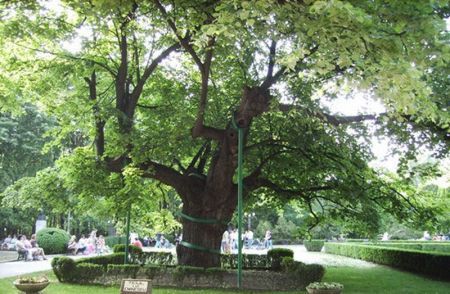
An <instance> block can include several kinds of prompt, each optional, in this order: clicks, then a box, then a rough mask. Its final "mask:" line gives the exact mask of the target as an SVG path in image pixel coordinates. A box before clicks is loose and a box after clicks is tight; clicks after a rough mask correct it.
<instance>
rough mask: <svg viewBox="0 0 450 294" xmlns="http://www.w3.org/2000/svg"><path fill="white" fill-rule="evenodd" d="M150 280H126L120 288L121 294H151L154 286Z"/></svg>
mask: <svg viewBox="0 0 450 294" xmlns="http://www.w3.org/2000/svg"><path fill="white" fill-rule="evenodd" d="M150 282H151V281H150V280H144V279H140V280H135V279H125V280H122V284H121V286H120V294H136V293H138V294H151V293H152V285H151V283H150Z"/></svg>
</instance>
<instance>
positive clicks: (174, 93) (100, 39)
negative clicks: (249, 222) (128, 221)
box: [0, 0, 450, 267]
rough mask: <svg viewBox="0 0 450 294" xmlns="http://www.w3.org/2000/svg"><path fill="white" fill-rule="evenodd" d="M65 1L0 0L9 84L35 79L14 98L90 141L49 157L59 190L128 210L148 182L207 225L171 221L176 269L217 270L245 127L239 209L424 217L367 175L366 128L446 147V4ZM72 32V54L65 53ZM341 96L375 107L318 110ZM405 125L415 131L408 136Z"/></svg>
mask: <svg viewBox="0 0 450 294" xmlns="http://www.w3.org/2000/svg"><path fill="white" fill-rule="evenodd" d="M63 3H64V4H63V7H62V8H61V9H58V10H55V9H54V8H51V7H48V6H45V3H40V2H39V3H34V5H32V6H30V4H28V3H27V4H26V5H25V4H22V3H20V1H19V2H17V3H15V2H12V4H7V5H9V6H8V7H6V9H4V10H3V11H6V12H7V13H6V15H5V13H3V14H2V24H1V25H0V33H1V34H2V36H3V39H2V40H3V41H2V47H3V49H2V51H3V53H5V55H4V58H5V59H6V60H7V61H6V62H4V63H2V64H6V65H7V66H10V65H11V64H13V63H14V61H15V60H18V61H16V63H15V64H16V65H15V67H14V69H15V72H14V78H15V80H18V81H25V80H31V81H33V82H32V83H27V84H26V86H27V87H25V88H24V89H26V90H27V91H29V92H30V93H32V94H33V97H37V98H38V100H39V103H40V104H42V105H43V107H44V108H46V110H48V111H49V113H51V114H52V115H54V116H55V117H57V119H58V123H59V124H60V125H61V127H62V128H61V131H60V134H63V135H64V134H67V133H73V132H75V131H76V132H81V133H83V134H85V135H87V136H89V137H90V138H91V142H92V144H91V145H88V146H86V147H84V148H78V149H77V150H76V151H75V152H74V153H73V154H72V155H70V156H67V157H65V158H64V159H63V160H62V161H61V168H62V169H63V170H65V172H64V174H65V176H66V177H67V181H68V184H69V185H70V187H71V189H73V190H77V191H79V193H80V194H81V195H85V196H86V198H88V197H91V198H92V199H99V197H100V199H103V198H101V197H104V199H106V198H108V197H111V196H112V195H114V196H113V198H114V201H115V203H116V204H117V206H118V207H124V206H125V205H126V204H127V203H128V202H129V201H131V200H132V199H135V198H134V197H137V198H136V199H139V197H143V194H142V192H143V191H145V189H142V188H140V187H141V184H143V183H144V182H145V180H146V179H151V180H156V181H158V182H161V183H163V184H165V185H167V186H170V187H172V188H173V189H174V190H175V191H176V192H177V193H178V195H179V197H180V198H181V200H182V202H183V207H182V213H183V214H185V215H188V216H191V217H195V218H202V219H209V220H211V219H213V220H216V221H217V222H216V223H213V224H204V223H198V222H193V221H192V220H189V219H188V218H182V225H183V239H184V240H185V242H187V243H191V244H195V245H197V246H200V247H203V248H204V250H203V251H201V250H194V249H191V248H188V247H184V246H179V247H178V248H177V253H178V261H179V263H180V264H185V265H193V266H204V267H211V266H217V265H218V264H219V255H218V254H215V253H213V252H212V249H218V248H219V247H220V242H221V235H222V232H223V230H224V229H225V228H226V224H227V223H228V222H229V221H230V220H231V217H232V215H233V212H234V210H235V206H236V201H237V197H236V192H237V187H236V183H235V179H234V176H235V169H236V165H237V161H236V159H237V158H236V157H237V132H236V129H235V128H234V125H237V126H239V127H241V128H244V129H245V158H246V160H245V180H244V185H245V191H244V192H245V201H260V202H262V203H266V202H267V203H268V202H274V203H283V202H286V201H289V200H291V199H297V200H298V201H299V202H300V203H301V204H302V205H303V206H304V207H305V208H307V209H308V210H309V211H310V215H311V218H310V223H311V226H314V225H315V224H317V223H319V222H320V221H321V220H322V217H321V214H319V213H317V210H318V211H319V212H322V213H325V212H328V213H329V214H330V215H332V216H333V217H337V218H340V219H343V220H345V221H347V220H355V221H356V222H358V223H361V224H363V223H364V222H363V220H370V222H369V226H376V223H377V221H376V219H377V217H378V208H376V207H379V208H383V209H384V210H385V211H387V212H389V213H392V214H395V215H396V216H398V217H400V218H410V217H412V216H416V217H428V218H429V217H430V213H429V211H426V210H421V209H420V203H417V202H416V199H415V198H414V197H412V196H411V195H414V193H405V192H404V191H398V190H397V189H396V187H395V186H393V185H391V183H389V182H388V181H385V180H383V179H382V178H380V177H379V175H378V174H377V173H376V172H375V171H373V170H372V169H370V168H369V167H368V165H367V162H368V161H369V160H370V159H372V158H373V157H372V155H371V153H370V149H369V142H368V141H367V138H368V135H369V133H370V132H368V130H367V128H366V127H365V126H364V124H363V123H362V122H364V121H371V122H373V123H376V124H378V127H379V128H378V131H379V132H381V133H386V134H391V133H392V134H394V133H395V134H400V136H398V138H399V140H400V141H405V142H407V146H408V150H411V151H414V150H416V148H415V147H416V146H417V144H422V143H424V142H431V141H433V142H434V145H436V142H437V140H439V141H440V145H437V148H436V152H439V151H440V152H441V154H442V153H446V152H447V150H448V149H446V148H444V147H443V146H447V145H446V144H448V128H449V121H450V119H449V116H450V115H449V113H448V111H447V110H446V108H445V107H446V106H445V104H443V103H441V101H443V99H444V98H443V97H442V96H441V95H439V93H438V92H437V91H434V92H433V90H434V89H433V85H432V81H433V80H432V79H431V80H430V79H428V78H427V77H428V75H430V69H431V68H432V67H433V66H436V65H437V66H441V65H444V64H448V57H449V56H448V32H447V31H446V27H445V21H444V18H445V17H446V16H447V11H448V2H447V1H431V2H425V1H406V0H405V1H396V2H389V3H386V1H381V0H380V1H271V0H261V1H256V2H254V3H252V2H248V1H232V0H230V1H170V2H169V1H167V2H165V1H159V0H155V1H151V2H149V1H121V2H120V3H117V4H115V5H113V6H111V3H110V1H100V0H97V1H92V2H83V3H79V2H78V1H64V2H63ZM40 6H41V7H40ZM8 12H14V13H9V14H8ZM38 12H39V13H38ZM74 37H75V38H79V39H78V40H80V39H81V46H80V48H79V50H73V49H72V50H67V49H65V44H67V42H68V41H74V39H73V38H74ZM75 40H76V39H75ZM11 48H14V50H11ZM31 65H33V66H32V67H31ZM42 72H45V76H43V75H42ZM49 80H51V81H52V82H51V83H48V81H49ZM344 87H351V88H357V89H359V90H362V91H366V92H367V93H370V94H371V98H372V99H376V100H381V101H382V102H383V103H384V105H385V107H386V113H382V114H380V113H377V114H373V113H367V114H361V115H356V116H340V115H337V114H334V113H333V112H332V111H331V110H330V111H328V110H327V109H326V108H325V107H324V106H323V104H322V103H321V100H322V99H323V98H326V97H333V95H338V94H339V93H340V92H341V90H342V88H344ZM6 94H11V93H8V92H6ZM12 94H14V93H12ZM435 94H436V95H435ZM402 128H404V129H405V128H406V132H405V131H401V129H402ZM412 129H414V130H417V131H418V132H421V134H423V136H419V137H418V138H414V140H410V138H409V137H407V136H406V134H411V132H410V130H412ZM391 130H392V132H391ZM394 131H395V132H394ZM55 138H56V139H58V138H61V137H59V136H55ZM358 138H359V140H358ZM56 141H58V140H56ZM93 146H95V152H94V151H93V148H92V147H93ZM439 147H441V148H439ZM111 186H113V187H114V190H112V191H115V192H114V193H111V190H109V191H108V189H107V188H108V187H111ZM136 191H139V193H135V192H136ZM116 192H117V193H116ZM149 197H151V195H150V196H149ZM252 199H253V200H252ZM411 212H413V213H411Z"/></svg>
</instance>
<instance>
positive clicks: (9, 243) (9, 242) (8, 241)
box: [1, 235, 18, 250]
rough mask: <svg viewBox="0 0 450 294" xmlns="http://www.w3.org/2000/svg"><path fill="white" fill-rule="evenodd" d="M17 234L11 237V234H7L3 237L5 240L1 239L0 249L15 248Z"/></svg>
mask: <svg viewBox="0 0 450 294" xmlns="http://www.w3.org/2000/svg"><path fill="white" fill-rule="evenodd" d="M17 240H18V239H17V236H16V235H13V236H12V237H11V235H8V237H6V238H5V240H3V242H2V245H1V249H2V250H16V242H17Z"/></svg>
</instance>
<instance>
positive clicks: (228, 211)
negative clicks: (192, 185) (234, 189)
mask: <svg viewBox="0 0 450 294" xmlns="http://www.w3.org/2000/svg"><path fill="white" fill-rule="evenodd" d="M208 194H209V193H208ZM197 196H198V195H197ZM235 198H236V197H235V195H232V194H230V193H226V192H225V193H223V192H222V193H215V194H209V195H204V197H196V199H201V201H202V203H203V205H200V206H199V205H196V204H194V203H193V202H191V203H185V204H184V206H183V214H185V215H187V216H189V217H193V218H196V219H202V220H217V221H218V223H201V222H199V221H193V220H189V219H187V218H182V224H183V242H182V243H181V244H179V245H178V247H177V257H178V264H180V265H189V266H198V267H219V266H220V254H219V253H220V246H221V242H222V234H223V232H224V231H225V230H226V229H227V224H228V222H229V221H230V220H231V217H232V215H233V211H234V209H235V207H236V202H235ZM205 200H206V201H205ZM184 242H186V243H187V244H186V243H184ZM191 247H197V248H191ZM214 251H215V252H214Z"/></svg>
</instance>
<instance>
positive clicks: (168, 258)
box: [139, 252, 175, 265]
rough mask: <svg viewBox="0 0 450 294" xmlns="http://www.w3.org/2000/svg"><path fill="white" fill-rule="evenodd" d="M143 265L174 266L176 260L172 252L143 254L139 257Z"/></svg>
mask: <svg viewBox="0 0 450 294" xmlns="http://www.w3.org/2000/svg"><path fill="white" fill-rule="evenodd" d="M139 261H140V263H141V264H157V265H174V264H175V258H174V256H173V254H172V253H171V252H143V253H142V254H141V255H140V256H139Z"/></svg>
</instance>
